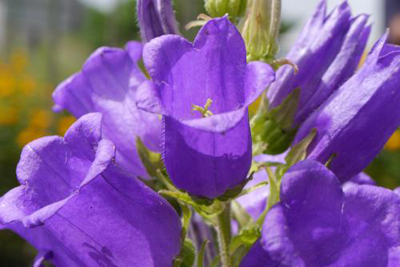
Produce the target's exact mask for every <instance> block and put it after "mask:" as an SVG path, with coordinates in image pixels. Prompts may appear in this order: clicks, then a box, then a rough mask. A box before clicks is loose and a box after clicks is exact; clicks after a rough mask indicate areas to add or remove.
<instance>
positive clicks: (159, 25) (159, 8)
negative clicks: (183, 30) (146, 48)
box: [137, 0, 179, 43]
mask: <svg viewBox="0 0 400 267" xmlns="http://www.w3.org/2000/svg"><path fill="white" fill-rule="evenodd" d="M137 18H138V21H139V26H140V34H141V36H142V41H143V42H144V43H147V42H149V41H150V40H151V39H153V38H156V37H158V36H161V35H164V34H179V30H178V24H177V22H176V20H175V14H174V10H173V8H172V2H171V0H138V1H137Z"/></svg>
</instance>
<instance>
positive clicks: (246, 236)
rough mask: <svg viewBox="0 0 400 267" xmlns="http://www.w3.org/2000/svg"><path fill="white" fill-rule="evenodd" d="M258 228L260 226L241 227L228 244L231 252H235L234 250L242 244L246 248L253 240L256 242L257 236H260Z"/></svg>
mask: <svg viewBox="0 0 400 267" xmlns="http://www.w3.org/2000/svg"><path fill="white" fill-rule="evenodd" d="M260 229H261V228H260V227H251V228H248V229H243V230H242V231H240V233H239V234H238V235H236V236H234V237H233V238H232V241H231V243H230V246H229V250H230V252H231V254H233V253H235V251H236V250H237V249H238V248H239V247H240V246H243V245H244V246H246V248H250V247H251V246H252V245H253V244H254V242H256V241H257V239H258V238H260V235H261V230H260Z"/></svg>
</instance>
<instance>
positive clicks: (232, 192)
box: [217, 173, 254, 201]
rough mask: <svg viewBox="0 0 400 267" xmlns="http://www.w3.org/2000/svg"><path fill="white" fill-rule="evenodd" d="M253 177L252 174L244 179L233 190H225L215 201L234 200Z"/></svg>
mask: <svg viewBox="0 0 400 267" xmlns="http://www.w3.org/2000/svg"><path fill="white" fill-rule="evenodd" d="M253 175H254V173H251V174H250V177H249V178H247V179H245V180H244V181H243V182H241V183H240V184H238V185H237V186H235V187H234V188H230V189H228V190H226V191H225V193H224V194H223V195H221V196H219V197H218V198H217V199H218V200H219V201H229V200H231V199H235V198H236V197H237V196H238V195H239V194H240V193H241V192H242V191H243V188H244V187H245V186H246V184H247V183H248V182H249V181H251V180H252V179H253Z"/></svg>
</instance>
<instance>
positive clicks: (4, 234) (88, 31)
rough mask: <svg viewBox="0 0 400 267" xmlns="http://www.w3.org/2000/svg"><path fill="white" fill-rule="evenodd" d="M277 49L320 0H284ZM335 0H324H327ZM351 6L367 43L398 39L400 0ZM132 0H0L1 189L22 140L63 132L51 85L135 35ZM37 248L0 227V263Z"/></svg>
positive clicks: (399, 156)
mask: <svg viewBox="0 0 400 267" xmlns="http://www.w3.org/2000/svg"><path fill="white" fill-rule="evenodd" d="M282 2H283V15H282V16H283V24H282V35H281V40H280V45H281V50H280V57H284V55H285V53H286V52H287V50H288V49H289V48H290V45H291V44H292V43H293V42H294V40H295V38H296V36H297V34H298V32H299V30H300V29H301V27H302V26H303V25H304V22H305V21H306V19H307V18H308V16H309V15H310V14H311V13H312V12H313V10H314V8H315V6H316V5H317V3H318V2H319V0H302V1H298V0H282ZM339 2H341V0H328V3H329V7H330V8H332V7H333V6H334V5H336V4H338V3H339ZM349 3H350V5H351V6H352V7H353V14H359V13H369V14H371V19H370V22H371V23H372V24H373V28H372V29H373V31H372V35H371V37H370V41H369V45H368V49H369V48H371V46H372V45H373V43H374V42H375V41H376V40H377V39H378V38H379V37H380V36H381V35H382V34H383V33H384V31H385V30H386V28H387V27H389V26H390V27H391V36H390V40H391V41H392V42H393V43H397V44H400V0H349ZM174 4H175V9H176V15H177V19H178V21H179V22H180V25H181V32H182V34H184V35H185V36H186V37H187V38H189V39H193V38H194V36H195V34H196V31H197V29H191V30H189V31H187V30H185V29H184V28H183V26H184V25H186V24H187V23H188V22H190V21H192V20H195V19H196V16H197V15H198V14H200V13H203V12H204V10H203V2H202V0H174ZM135 5H136V3H135V0H0V196H1V195H3V194H4V193H5V192H7V191H8V190H9V189H10V188H12V187H14V186H17V185H18V184H17V180H16V175H15V168H16V165H17V163H18V159H19V155H20V152H21V149H22V147H23V146H24V145H25V144H27V143H28V142H30V141H32V140H34V139H37V138H39V137H41V136H45V135H54V134H57V135H63V134H64V132H65V131H66V129H68V127H69V126H70V125H71V124H72V123H73V122H74V118H73V117H72V116H70V115H69V114H67V113H63V114H55V113H53V112H52V110H51V107H52V100H51V93H52V91H53V90H54V89H55V87H56V86H57V84H58V83H60V82H61V81H63V80H64V79H65V78H67V77H68V76H70V75H71V74H73V73H74V72H76V71H79V70H80V68H81V66H82V64H83V62H84V61H85V59H86V58H87V57H88V56H89V55H90V53H91V52H93V51H94V50H95V49H96V48H97V47H99V46H119V47H122V46H123V45H124V44H125V43H126V42H127V41H129V40H134V39H136V40H139V34H138V28H137V23H136V18H135ZM367 172H368V173H369V174H370V175H371V176H372V177H373V178H375V179H376V180H377V181H378V183H379V184H380V185H383V186H385V187H388V188H394V187H396V186H399V185H400V132H396V133H395V134H394V135H393V137H392V138H391V139H390V141H389V142H388V144H387V145H386V147H385V149H384V151H382V153H381V154H380V155H379V156H378V157H377V159H376V160H375V161H374V162H373V163H372V164H371V166H369V167H368V168H367ZM35 254H36V252H35V250H34V249H33V248H31V247H30V246H29V245H27V244H25V243H24V241H23V240H22V239H20V238H19V237H17V236H16V235H15V234H13V233H11V232H9V231H0V266H5V267H9V266H10V267H14V266H31V264H32V260H33V258H34V257H35Z"/></svg>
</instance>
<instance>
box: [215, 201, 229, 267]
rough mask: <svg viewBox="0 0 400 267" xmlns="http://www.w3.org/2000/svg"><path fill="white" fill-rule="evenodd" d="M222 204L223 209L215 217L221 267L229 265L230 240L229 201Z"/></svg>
mask: <svg viewBox="0 0 400 267" xmlns="http://www.w3.org/2000/svg"><path fill="white" fill-rule="evenodd" d="M224 205H225V208H224V211H223V212H221V213H220V214H219V215H218V218H217V233H218V245H219V253H220V258H221V262H222V267H231V265H232V264H231V255H230V253H229V244H230V242H231V203H230V202H227V203H225V204H224Z"/></svg>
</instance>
